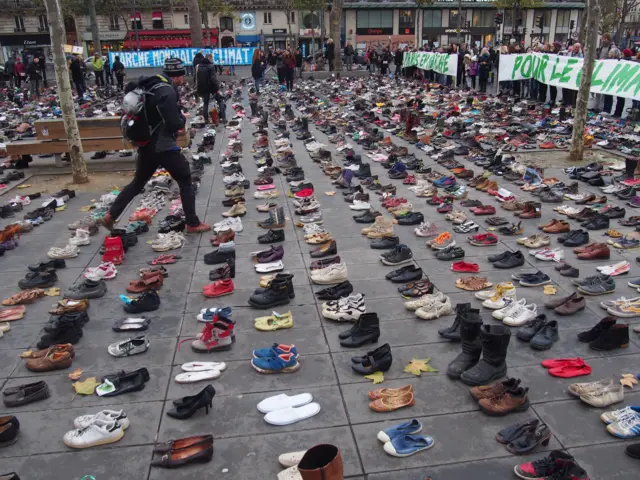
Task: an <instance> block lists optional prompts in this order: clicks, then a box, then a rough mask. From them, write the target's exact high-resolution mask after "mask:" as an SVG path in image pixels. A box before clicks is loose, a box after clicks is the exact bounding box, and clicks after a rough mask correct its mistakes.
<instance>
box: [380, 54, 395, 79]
mask: <svg viewBox="0 0 640 480" xmlns="http://www.w3.org/2000/svg"><path fill="white" fill-rule="evenodd" d="M392 59H393V56H392V55H391V52H390V51H389V49H388V48H385V49H384V50H383V51H382V55H381V56H380V73H381V74H382V75H386V74H387V71H388V70H389V64H390V63H391V60H392Z"/></svg>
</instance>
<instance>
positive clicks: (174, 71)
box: [162, 58, 185, 86]
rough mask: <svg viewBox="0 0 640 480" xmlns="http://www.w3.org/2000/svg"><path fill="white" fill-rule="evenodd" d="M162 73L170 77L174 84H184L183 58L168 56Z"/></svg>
mask: <svg viewBox="0 0 640 480" xmlns="http://www.w3.org/2000/svg"><path fill="white" fill-rule="evenodd" d="M162 73H164V74H165V75H166V76H167V77H169V78H170V79H171V81H172V82H173V84H174V85H177V86H179V85H183V84H184V75H185V70H184V65H183V64H182V60H180V59H179V58H167V59H166V60H165V61H164V68H163V69H162Z"/></svg>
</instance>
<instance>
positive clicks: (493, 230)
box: [487, 227, 496, 232]
mask: <svg viewBox="0 0 640 480" xmlns="http://www.w3.org/2000/svg"><path fill="white" fill-rule="evenodd" d="M487 230H489V231H490V232H495V231H496V227H489V228H487Z"/></svg>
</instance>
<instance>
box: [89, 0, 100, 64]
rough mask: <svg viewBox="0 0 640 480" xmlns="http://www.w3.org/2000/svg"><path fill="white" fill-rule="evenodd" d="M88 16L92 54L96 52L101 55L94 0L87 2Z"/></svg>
mask: <svg viewBox="0 0 640 480" xmlns="http://www.w3.org/2000/svg"><path fill="white" fill-rule="evenodd" d="M89 16H90V17H91V38H92V40H93V42H92V43H93V53H96V52H97V53H99V54H101V55H102V43H100V30H99V29H98V16H97V15H96V0H89Z"/></svg>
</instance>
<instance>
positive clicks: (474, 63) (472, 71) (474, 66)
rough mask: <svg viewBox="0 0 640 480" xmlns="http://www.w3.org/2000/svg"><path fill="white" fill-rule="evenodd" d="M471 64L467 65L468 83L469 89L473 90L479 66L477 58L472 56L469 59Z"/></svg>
mask: <svg viewBox="0 0 640 480" xmlns="http://www.w3.org/2000/svg"><path fill="white" fill-rule="evenodd" d="M470 60H471V62H470V63H469V72H468V75H469V83H470V84H471V88H472V89H473V90H475V89H476V77H477V76H478V73H479V70H480V65H479V64H478V56H477V55H473V56H472V57H471V58H470Z"/></svg>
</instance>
